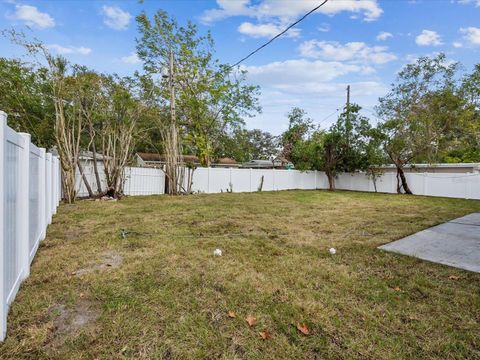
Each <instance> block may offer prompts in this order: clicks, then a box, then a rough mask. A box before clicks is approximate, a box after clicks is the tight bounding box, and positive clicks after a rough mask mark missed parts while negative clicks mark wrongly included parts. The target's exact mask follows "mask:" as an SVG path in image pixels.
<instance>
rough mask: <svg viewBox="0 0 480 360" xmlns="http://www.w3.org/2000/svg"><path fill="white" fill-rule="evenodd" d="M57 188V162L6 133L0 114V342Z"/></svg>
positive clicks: (26, 137)
mask: <svg viewBox="0 0 480 360" xmlns="http://www.w3.org/2000/svg"><path fill="white" fill-rule="evenodd" d="M59 185H60V169H59V162H58V159H57V158H56V157H52V155H51V154H45V149H39V148H37V147H36V146H35V145H33V144H32V143H31V141H30V135H29V134H25V133H16V132H15V131H14V130H12V129H11V128H9V127H8V126H7V115H6V114H5V113H4V112H2V111H0V341H2V340H3V339H4V338H5V335H6V329H7V315H8V307H9V305H10V304H11V303H12V301H13V300H14V299H15V296H16V294H17V292H18V289H19V287H20V284H21V282H22V281H23V280H24V279H25V278H26V277H27V276H28V275H29V273H30V263H31V261H32V259H33V257H34V256H35V253H36V251H37V249H38V245H39V242H40V241H41V240H42V239H43V238H44V237H45V233H46V226H47V224H48V223H49V222H51V218H52V215H53V213H54V212H55V210H56V207H57V205H58V203H59V201H60V198H59V195H60V192H59Z"/></svg>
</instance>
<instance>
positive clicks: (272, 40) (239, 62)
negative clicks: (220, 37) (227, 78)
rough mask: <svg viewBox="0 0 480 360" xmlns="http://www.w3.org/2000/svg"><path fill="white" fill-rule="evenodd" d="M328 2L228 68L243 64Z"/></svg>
mask: <svg viewBox="0 0 480 360" xmlns="http://www.w3.org/2000/svg"><path fill="white" fill-rule="evenodd" d="M327 2H328V0H324V1H323V2H322V3H321V4H320V5H318V6H315V7H314V8H313V9H312V10H310V11H309V12H308V13H306V14H305V15H303V16H302V17H301V18H300V19H298V20H297V21H295V22H294V23H293V24H290V25H289V26H287V27H286V28H285V30H283V31H281V32H280V33H278V34H277V35H275V36H274V37H273V38H271V39H270V40H268V41H267V42H266V43H265V44H263V45H262V46H260V47H258V48H257V49H255V50H253V51H252V52H251V53H250V54H248V55H247V56H245V57H243V58H242V59H240V60H238V61H237V62H236V63H235V64H233V65H231V66H230V68H234V67H235V66H237V65H240V64H241V63H242V62H244V61H245V60H247V59H248V58H249V57H251V56H253V55H254V54H256V53H257V52H259V51H260V50H262V49H263V48H264V47H266V46H268V45H270V44H271V43H272V42H274V41H275V40H276V39H278V38H279V37H280V36H282V35H283V34H285V33H286V32H287V31H288V30H290V29H291V28H293V27H294V26H296V25H298V24H299V23H300V22H302V21H303V20H305V19H306V18H307V17H308V16H309V15H311V14H312V13H314V12H315V11H317V10H318V9H320V8H321V7H322V6H323V5H325V4H326V3H327Z"/></svg>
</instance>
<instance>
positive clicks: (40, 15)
mask: <svg viewBox="0 0 480 360" xmlns="http://www.w3.org/2000/svg"><path fill="white" fill-rule="evenodd" d="M12 18H13V19H15V20H21V21H23V22H24V23H25V24H27V25H28V26H32V27H36V28H39V29H47V28H51V27H54V26H55V20H54V19H53V18H52V17H51V16H50V15H49V14H47V13H44V12H41V11H39V10H38V9H37V8H36V7H35V6H30V5H16V6H15V13H14V14H13V16H12Z"/></svg>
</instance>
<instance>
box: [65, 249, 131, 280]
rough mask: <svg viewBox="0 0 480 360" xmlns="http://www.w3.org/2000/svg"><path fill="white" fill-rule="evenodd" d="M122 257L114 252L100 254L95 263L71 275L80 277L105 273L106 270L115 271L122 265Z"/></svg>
mask: <svg viewBox="0 0 480 360" xmlns="http://www.w3.org/2000/svg"><path fill="white" fill-rule="evenodd" d="M122 262H123V257H122V256H121V255H120V254H119V253H117V252H116V251H113V250H109V251H105V252H103V253H102V254H101V257H100V258H98V259H96V261H94V262H91V263H89V264H88V266H86V267H84V268H81V269H78V270H76V271H74V272H73V273H72V275H75V276H82V275H85V274H89V273H92V272H95V271H105V270H108V269H115V268H118V267H120V266H121V265H122Z"/></svg>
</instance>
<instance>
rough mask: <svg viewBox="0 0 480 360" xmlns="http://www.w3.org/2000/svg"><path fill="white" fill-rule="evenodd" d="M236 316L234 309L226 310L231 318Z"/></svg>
mask: <svg viewBox="0 0 480 360" xmlns="http://www.w3.org/2000/svg"><path fill="white" fill-rule="evenodd" d="M236 316H237V314H235V311H232V310H230V311H229V312H228V317H230V318H232V319H233V318H234V317H236Z"/></svg>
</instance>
